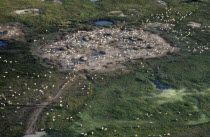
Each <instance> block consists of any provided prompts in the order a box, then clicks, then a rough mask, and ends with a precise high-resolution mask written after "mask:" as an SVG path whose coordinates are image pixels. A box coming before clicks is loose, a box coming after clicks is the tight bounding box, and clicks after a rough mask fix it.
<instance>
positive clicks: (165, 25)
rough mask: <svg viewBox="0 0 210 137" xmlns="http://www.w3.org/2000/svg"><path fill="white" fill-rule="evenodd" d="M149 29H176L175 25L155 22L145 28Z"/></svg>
mask: <svg viewBox="0 0 210 137" xmlns="http://www.w3.org/2000/svg"><path fill="white" fill-rule="evenodd" d="M148 27H153V28H155V27H161V28H164V29H171V28H173V27H175V24H169V23H159V22H154V23H147V24H145V25H144V28H148Z"/></svg>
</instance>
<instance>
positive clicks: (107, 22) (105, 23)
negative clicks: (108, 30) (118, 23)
mask: <svg viewBox="0 0 210 137" xmlns="http://www.w3.org/2000/svg"><path fill="white" fill-rule="evenodd" d="M94 24H95V25H98V26H108V25H112V24H113V23H112V22H111V21H96V22H94Z"/></svg>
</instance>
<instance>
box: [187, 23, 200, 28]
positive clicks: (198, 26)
mask: <svg viewBox="0 0 210 137" xmlns="http://www.w3.org/2000/svg"><path fill="white" fill-rule="evenodd" d="M187 26H190V27H193V28H200V27H201V24H200V23H197V22H188V24H187Z"/></svg>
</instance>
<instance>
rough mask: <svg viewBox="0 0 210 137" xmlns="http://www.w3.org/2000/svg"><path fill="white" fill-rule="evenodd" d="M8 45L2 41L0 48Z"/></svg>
mask: <svg viewBox="0 0 210 137" xmlns="http://www.w3.org/2000/svg"><path fill="white" fill-rule="evenodd" d="M7 45H8V43H5V42H3V41H0V47H3V46H7Z"/></svg>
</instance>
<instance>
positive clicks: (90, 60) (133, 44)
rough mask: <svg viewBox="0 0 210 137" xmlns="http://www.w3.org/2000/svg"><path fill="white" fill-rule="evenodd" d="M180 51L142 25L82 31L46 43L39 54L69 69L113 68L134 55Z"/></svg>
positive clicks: (99, 69)
mask: <svg viewBox="0 0 210 137" xmlns="http://www.w3.org/2000/svg"><path fill="white" fill-rule="evenodd" d="M176 51H178V48H176V47H172V46H171V45H170V44H169V43H167V42H166V41H165V40H164V39H163V38H162V37H160V36H159V35H157V34H152V33H150V32H146V31H143V30H141V29H139V30H136V29H128V30H127V29H125V30H121V29H120V28H104V29H95V30H93V31H78V32H76V33H72V34H69V35H67V36H66V37H65V40H61V41H58V42H55V43H52V44H48V45H45V46H42V47H41V48H39V49H38V51H37V54H38V55H39V56H41V57H42V58H45V59H48V60H49V61H50V62H51V63H56V64H58V65H59V66H60V67H61V68H62V69H65V70H76V71H78V70H83V69H85V70H89V71H113V70H115V69H118V68H121V67H122V64H123V63H125V62H127V61H129V60H133V59H140V58H144V59H147V58H156V57H161V56H164V55H166V54H167V53H173V52H176Z"/></svg>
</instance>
